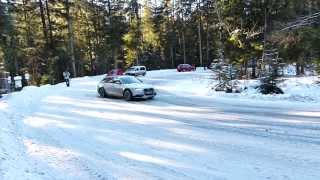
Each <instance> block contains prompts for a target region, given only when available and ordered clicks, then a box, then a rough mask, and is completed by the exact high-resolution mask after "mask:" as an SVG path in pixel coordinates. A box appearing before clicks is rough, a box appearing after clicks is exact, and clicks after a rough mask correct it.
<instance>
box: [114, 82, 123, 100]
mask: <svg viewBox="0 0 320 180" xmlns="http://www.w3.org/2000/svg"><path fill="white" fill-rule="evenodd" d="M122 86H123V85H122V83H121V81H120V79H114V80H113V83H112V93H113V95H114V96H117V97H122V96H123V92H122V90H123V88H122Z"/></svg>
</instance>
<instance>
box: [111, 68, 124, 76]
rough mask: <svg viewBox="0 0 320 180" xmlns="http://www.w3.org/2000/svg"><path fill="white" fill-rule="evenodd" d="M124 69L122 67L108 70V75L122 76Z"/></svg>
mask: <svg viewBox="0 0 320 180" xmlns="http://www.w3.org/2000/svg"><path fill="white" fill-rule="evenodd" d="M123 73H124V72H123V70H122V69H119V68H118V69H112V70H110V71H109V72H108V76H121V75H123Z"/></svg>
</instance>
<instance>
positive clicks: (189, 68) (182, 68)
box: [177, 64, 196, 72]
mask: <svg viewBox="0 0 320 180" xmlns="http://www.w3.org/2000/svg"><path fill="white" fill-rule="evenodd" d="M195 70H196V68H195V67H194V66H191V65H190V64H179V66H178V67H177V71H178V72H187V71H195Z"/></svg>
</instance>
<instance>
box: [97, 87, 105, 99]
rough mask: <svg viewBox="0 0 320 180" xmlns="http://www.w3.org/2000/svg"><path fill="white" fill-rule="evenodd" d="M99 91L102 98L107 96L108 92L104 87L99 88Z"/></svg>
mask: <svg viewBox="0 0 320 180" xmlns="http://www.w3.org/2000/svg"><path fill="white" fill-rule="evenodd" d="M98 93H99V96H100V97H102V98H105V97H107V93H106V91H105V90H104V88H99V90H98Z"/></svg>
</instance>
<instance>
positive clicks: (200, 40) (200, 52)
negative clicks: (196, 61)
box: [198, 1, 203, 67]
mask: <svg viewBox="0 0 320 180" xmlns="http://www.w3.org/2000/svg"><path fill="white" fill-rule="evenodd" d="M198 10H199V13H200V16H199V23H198V43H199V58H200V66H201V67H202V65H203V60H202V36H201V29H202V27H201V26H202V22H201V21H202V17H201V16H202V14H201V9H200V1H199V3H198Z"/></svg>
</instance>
